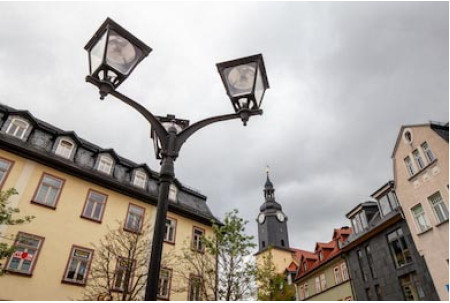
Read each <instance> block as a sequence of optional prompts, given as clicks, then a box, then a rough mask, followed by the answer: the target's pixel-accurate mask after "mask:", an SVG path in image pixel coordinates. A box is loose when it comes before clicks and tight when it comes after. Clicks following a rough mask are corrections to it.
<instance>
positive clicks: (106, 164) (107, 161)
mask: <svg viewBox="0 0 450 303" xmlns="http://www.w3.org/2000/svg"><path fill="white" fill-rule="evenodd" d="M113 164H114V160H113V159H112V158H111V157H110V156H107V155H101V156H100V159H99V161H98V167H97V170H98V171H100V172H102V173H105V174H108V175H110V174H111V171H112V167H113Z"/></svg>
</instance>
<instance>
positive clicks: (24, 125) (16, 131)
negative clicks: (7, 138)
mask: <svg viewBox="0 0 450 303" xmlns="http://www.w3.org/2000/svg"><path fill="white" fill-rule="evenodd" d="M28 127H30V124H29V123H28V122H27V121H25V120H22V119H19V118H13V119H12V120H11V122H10V124H9V125H8V128H7V129H6V133H7V134H8V135H11V136H14V137H16V138H19V139H21V140H23V139H24V137H25V133H26V132H27V130H28Z"/></svg>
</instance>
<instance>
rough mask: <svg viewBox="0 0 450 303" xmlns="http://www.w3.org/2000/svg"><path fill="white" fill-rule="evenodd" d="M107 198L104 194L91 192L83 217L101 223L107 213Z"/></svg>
mask: <svg viewBox="0 0 450 303" xmlns="http://www.w3.org/2000/svg"><path fill="white" fill-rule="evenodd" d="M106 198H107V196H106V195H104V194H101V193H99V192H96V191H93V190H89V192H88V196H87V199H86V203H85V204H84V209H83V214H82V217H83V218H86V219H91V220H94V221H98V222H101V221H102V217H103V213H104V212H105V205H106Z"/></svg>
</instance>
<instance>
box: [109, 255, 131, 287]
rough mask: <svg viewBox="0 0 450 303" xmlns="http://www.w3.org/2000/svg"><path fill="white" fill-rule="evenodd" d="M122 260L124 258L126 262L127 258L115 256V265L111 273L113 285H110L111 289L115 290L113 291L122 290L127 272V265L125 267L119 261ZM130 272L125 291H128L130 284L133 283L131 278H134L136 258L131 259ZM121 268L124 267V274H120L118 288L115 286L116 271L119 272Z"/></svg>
mask: <svg viewBox="0 0 450 303" xmlns="http://www.w3.org/2000/svg"><path fill="white" fill-rule="evenodd" d="M122 260H125V261H126V262H128V258H125V257H117V258H116V266H115V267H114V274H113V277H114V278H113V287H112V290H113V291H115V292H123V290H124V289H123V283H124V282H125V277H126V273H127V270H128V265H126V268H125V266H122V265H121V263H120V262H121V261H122ZM131 263H132V264H131V272H130V277H129V278H130V280H129V281H128V290H127V291H129V290H130V286H132V284H133V279H134V273H135V271H136V260H134V259H133V260H131ZM123 268H125V269H124V271H125V275H122V278H121V283H120V285H121V286H122V288H119V287H116V283H117V276H118V275H117V273H118V272H119V270H121V269H122V270H123Z"/></svg>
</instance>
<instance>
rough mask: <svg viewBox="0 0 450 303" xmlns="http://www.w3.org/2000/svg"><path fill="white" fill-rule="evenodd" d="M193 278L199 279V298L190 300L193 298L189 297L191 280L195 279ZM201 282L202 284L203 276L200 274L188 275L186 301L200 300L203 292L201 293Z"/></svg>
mask: <svg viewBox="0 0 450 303" xmlns="http://www.w3.org/2000/svg"><path fill="white" fill-rule="evenodd" d="M195 279H198V280H199V290H198V293H199V294H198V296H199V298H198V299H197V300H192V299H193V298H191V286H192V284H193V283H192V281H193V280H195ZM202 284H203V277H202V276H197V275H193V274H191V275H190V276H189V285H188V292H187V301H201V300H202V297H203V294H202V291H203V289H202V288H203V287H202Z"/></svg>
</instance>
